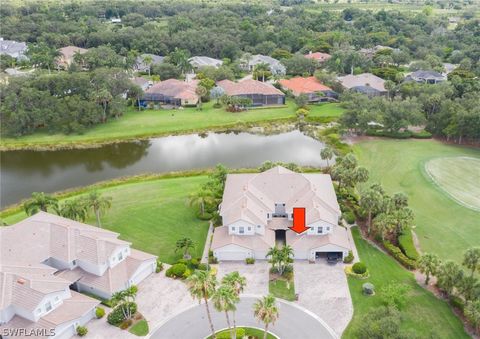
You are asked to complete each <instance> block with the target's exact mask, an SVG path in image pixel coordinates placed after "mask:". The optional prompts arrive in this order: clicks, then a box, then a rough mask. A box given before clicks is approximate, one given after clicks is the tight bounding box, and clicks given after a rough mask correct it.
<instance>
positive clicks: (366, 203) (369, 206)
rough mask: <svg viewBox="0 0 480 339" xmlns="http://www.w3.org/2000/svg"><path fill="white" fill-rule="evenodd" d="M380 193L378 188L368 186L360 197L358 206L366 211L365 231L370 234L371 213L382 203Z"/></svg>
mask: <svg viewBox="0 0 480 339" xmlns="http://www.w3.org/2000/svg"><path fill="white" fill-rule="evenodd" d="M382 198H383V197H382V195H381V194H380V192H379V191H378V190H376V189H375V188H373V187H370V188H369V189H368V190H366V191H365V192H364V193H363V194H362V196H361V198H360V206H361V207H362V208H363V209H364V210H365V211H367V214H368V218H367V232H368V234H370V228H371V226H372V214H373V213H376V212H377V211H378V210H379V209H380V208H381V204H382V200H383V199H382Z"/></svg>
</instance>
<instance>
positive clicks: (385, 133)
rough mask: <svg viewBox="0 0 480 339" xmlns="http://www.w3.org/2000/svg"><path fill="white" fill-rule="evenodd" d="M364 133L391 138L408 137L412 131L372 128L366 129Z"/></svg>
mask: <svg viewBox="0 0 480 339" xmlns="http://www.w3.org/2000/svg"><path fill="white" fill-rule="evenodd" d="M365 134H366V135H368V136H374V137H385V138H393V139H408V138H410V137H411V136H412V132H410V131H403V132H400V131H398V132H390V131H381V130H373V129H369V130H367V132H366V133H365Z"/></svg>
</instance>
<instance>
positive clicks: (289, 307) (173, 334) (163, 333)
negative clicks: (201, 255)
mask: <svg viewBox="0 0 480 339" xmlns="http://www.w3.org/2000/svg"><path fill="white" fill-rule="evenodd" d="M256 300H257V297H253V296H245V297H242V298H241V301H240V303H239V304H238V306H237V312H236V322H237V326H250V327H263V325H262V323H259V322H258V321H257V320H256V319H255V317H254V316H253V304H254V303H255V302H256ZM277 304H278V308H279V318H278V320H277V321H276V322H275V325H271V326H269V331H271V332H272V333H273V334H275V335H277V336H278V337H279V338H281V339H295V338H302V339H332V338H337V336H336V334H335V333H334V332H333V331H332V330H331V329H330V328H329V327H328V325H327V324H325V323H324V322H323V321H322V320H321V319H320V318H318V317H317V316H315V315H314V314H312V313H311V312H309V311H307V310H305V309H303V308H301V307H299V306H297V305H294V304H292V303H288V302H284V301H281V300H280V299H277ZM210 311H211V314H212V320H213V323H214V327H215V330H220V329H223V328H226V327H227V322H226V319H225V313H223V312H221V313H220V312H217V311H215V310H214V309H213V307H212V305H211V304H210ZM210 334H211V332H210V327H209V323H208V320H207V313H206V310H205V305H204V304H201V305H196V306H194V307H191V308H189V309H187V310H185V311H184V312H182V313H181V314H179V315H175V316H174V317H173V318H171V319H170V320H168V321H167V322H166V323H164V324H163V325H161V326H160V327H159V328H157V329H155V330H154V332H153V334H152V335H151V337H150V338H152V339H176V338H178V339H202V338H205V337H207V336H209V335H210Z"/></svg>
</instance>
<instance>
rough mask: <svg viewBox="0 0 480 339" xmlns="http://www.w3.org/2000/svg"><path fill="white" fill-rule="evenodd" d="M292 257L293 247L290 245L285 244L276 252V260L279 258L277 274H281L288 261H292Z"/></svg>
mask: <svg viewBox="0 0 480 339" xmlns="http://www.w3.org/2000/svg"><path fill="white" fill-rule="evenodd" d="M292 257H293V248H292V246H290V245H285V246H283V247H282V249H281V250H279V253H278V260H279V272H278V273H279V274H280V275H283V273H284V272H285V269H286V267H287V266H288V264H289V263H291V262H292Z"/></svg>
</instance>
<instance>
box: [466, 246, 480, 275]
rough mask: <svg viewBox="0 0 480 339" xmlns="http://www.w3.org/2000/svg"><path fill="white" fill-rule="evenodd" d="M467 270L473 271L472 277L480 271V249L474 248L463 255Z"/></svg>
mask: <svg viewBox="0 0 480 339" xmlns="http://www.w3.org/2000/svg"><path fill="white" fill-rule="evenodd" d="M462 264H463V265H464V266H465V267H466V268H468V269H469V270H470V271H471V276H472V277H473V274H474V273H475V271H476V270H480V247H472V248H469V249H467V251H466V252H465V253H464V254H463V263H462Z"/></svg>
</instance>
